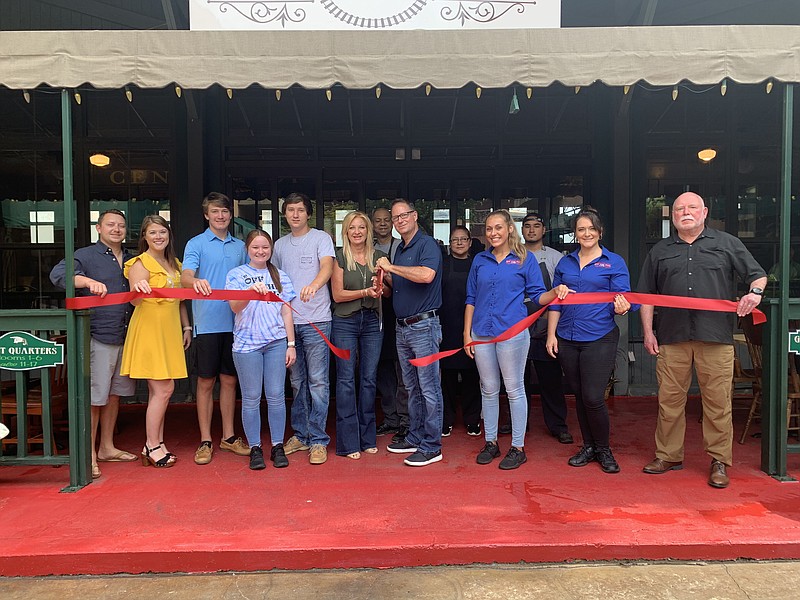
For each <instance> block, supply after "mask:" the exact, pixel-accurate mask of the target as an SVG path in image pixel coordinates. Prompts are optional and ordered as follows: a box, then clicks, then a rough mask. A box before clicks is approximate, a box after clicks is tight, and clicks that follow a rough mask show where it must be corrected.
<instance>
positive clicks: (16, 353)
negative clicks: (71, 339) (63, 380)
mask: <svg viewBox="0 0 800 600" xmlns="http://www.w3.org/2000/svg"><path fill="white" fill-rule="evenodd" d="M63 362H64V346H63V344H57V343H55V342H51V341H50V340H43V339H42V338H40V337H36V336H35V335H32V334H30V333H28V332H26V331H9V332H8V333H6V334H5V335H3V336H0V369H10V370H12V371H28V370H30V369H41V368H42V367H54V366H55V365H60V364H63Z"/></svg>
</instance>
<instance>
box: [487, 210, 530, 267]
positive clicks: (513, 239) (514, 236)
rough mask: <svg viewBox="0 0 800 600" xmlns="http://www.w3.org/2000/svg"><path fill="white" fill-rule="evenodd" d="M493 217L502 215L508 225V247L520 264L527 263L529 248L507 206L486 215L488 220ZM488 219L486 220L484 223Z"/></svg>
mask: <svg viewBox="0 0 800 600" xmlns="http://www.w3.org/2000/svg"><path fill="white" fill-rule="evenodd" d="M491 217H501V218H502V219H503V221H505V224H506V225H507V226H508V249H509V250H511V252H513V253H514V254H516V255H517V258H519V264H520V265H523V264H525V259H526V258H527V257H528V249H527V248H526V247H525V244H523V243H522V238H521V237H520V236H519V232H518V231H517V226H516V224H515V223H514V219H513V218H512V217H511V213H509V212H508V211H507V210H506V209H505V208H501V209H498V210H493V211H492V212H490V213H489V215H488V216H487V217H486V221H488V220H489V219H490V218H491ZM486 221H484V223H485V222H486Z"/></svg>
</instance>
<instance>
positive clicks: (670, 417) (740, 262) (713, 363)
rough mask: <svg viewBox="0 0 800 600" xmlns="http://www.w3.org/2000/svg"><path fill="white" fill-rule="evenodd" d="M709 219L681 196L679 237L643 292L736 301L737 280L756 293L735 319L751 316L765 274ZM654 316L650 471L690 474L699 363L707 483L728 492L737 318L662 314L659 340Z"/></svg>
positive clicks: (653, 259)
mask: <svg viewBox="0 0 800 600" xmlns="http://www.w3.org/2000/svg"><path fill="white" fill-rule="evenodd" d="M707 216H708V208H706V206H705V203H704V202H703V199H702V198H701V197H700V196H698V195H697V194H694V193H692V192H686V193H684V194H681V195H680V196H678V198H677V199H676V200H675V203H674V204H673V205H672V223H673V224H674V225H675V229H676V232H675V233H673V234H672V235H671V236H670V237H668V238H666V239H663V240H661V241H660V242H658V243H657V244H656V245H655V246H654V247H653V249H652V250H651V251H650V253H649V254H648V255H647V259H646V260H645V263H644V267H643V268H642V274H641V277H640V278H639V289H638V291H639V292H644V293H649V294H666V295H670V296H688V297H690V298H715V299H723V300H732V299H733V298H735V296H736V289H735V280H734V275H738V276H739V277H740V278H741V279H742V280H743V281H745V282H746V283H747V284H748V286H749V287H748V289H749V290H750V291H749V292H748V293H747V294H745V295H744V296H742V298H740V299H739V302H738V306H737V309H736V313H737V314H738V315H739V316H740V317H742V316H745V315H748V314H750V313H751V312H752V311H753V309H754V308H756V307H757V306H758V304H759V303H760V302H761V294H762V293H763V289H764V286H765V285H766V284H767V277H766V273H765V272H764V269H762V268H761V266H760V265H759V264H758V262H756V260H755V259H754V258H753V256H752V255H751V254H750V252H749V251H748V250H747V248H745V246H744V244H743V243H742V242H741V241H740V240H739V239H738V238H736V237H734V236H732V235H730V234H728V233H725V232H723V231H717V230H715V229H711V228H709V227H706V226H705V219H706V217H707ZM653 314H654V309H653V307H652V306H646V305H642V308H641V318H642V328H643V330H644V347H645V349H646V350H647V351H648V352H649V353H650V354H653V355H655V356H656V357H657V361H656V375H657V376H658V407H659V409H658V424H657V427H656V458H655V459H654V460H653V461H652V462H650V463H649V464H648V465H646V466H645V467H644V469H643V471H644V472H645V473H650V474H661V473H666V472H667V471H670V470H678V469H682V468H683V442H684V433H685V430H686V414H685V408H686V394H687V392H688V390H689V385H690V384H691V381H692V365H693V364H694V368H695V371H696V372H697V381H698V383H699V385H700V394H701V396H702V403H703V442H704V445H705V450H706V452H707V453H708V454H709V456H711V473H710V475H709V479H708V483H709V485H711V486H712V487H717V488H724V487H727V486H728V483H729V481H728V475H727V472H726V468H727V467H729V466H730V465H731V462H732V459H733V450H732V442H733V422H732V419H731V383H732V380H733V354H734V351H733V315H732V314H731V313H720V312H711V311H702V310H685V309H677V308H660V309H659V314H658V322H657V326H656V328H655V330H656V331H657V332H658V338H656V334H655V332H654V329H653Z"/></svg>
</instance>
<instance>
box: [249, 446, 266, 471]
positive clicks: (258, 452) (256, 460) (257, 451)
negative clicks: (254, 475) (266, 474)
mask: <svg viewBox="0 0 800 600" xmlns="http://www.w3.org/2000/svg"><path fill="white" fill-rule="evenodd" d="M250 468H251V469H252V470H253V471H260V470H261V469H266V468H267V465H266V464H265V463H264V451H263V450H262V449H261V446H253V447H252V448H250Z"/></svg>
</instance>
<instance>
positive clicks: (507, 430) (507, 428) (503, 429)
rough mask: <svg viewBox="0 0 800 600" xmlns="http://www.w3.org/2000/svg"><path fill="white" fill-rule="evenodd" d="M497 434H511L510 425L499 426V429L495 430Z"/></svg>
mask: <svg viewBox="0 0 800 600" xmlns="http://www.w3.org/2000/svg"><path fill="white" fill-rule="evenodd" d="M497 433H502V434H504V435H508V434H509V433H511V423H508V424H506V425H500V427H498V428H497Z"/></svg>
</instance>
